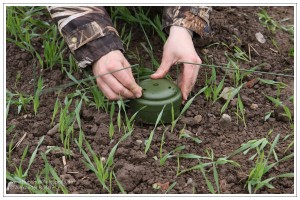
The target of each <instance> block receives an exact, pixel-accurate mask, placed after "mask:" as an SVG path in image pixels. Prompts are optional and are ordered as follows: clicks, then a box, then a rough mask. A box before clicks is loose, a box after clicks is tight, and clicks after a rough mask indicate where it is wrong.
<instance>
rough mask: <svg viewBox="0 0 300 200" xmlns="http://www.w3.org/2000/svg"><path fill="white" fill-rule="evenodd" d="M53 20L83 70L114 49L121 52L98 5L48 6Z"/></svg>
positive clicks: (115, 35) (120, 45) (111, 28)
mask: <svg viewBox="0 0 300 200" xmlns="http://www.w3.org/2000/svg"><path fill="white" fill-rule="evenodd" d="M48 11H49V13H50V15H51V17H52V19H53V20H54V21H55V22H56V24H57V26H58V30H59V31H60V33H61V35H62V36H63V37H64V39H65V41H66V43H67V45H68V47H69V49H70V50H71V52H72V53H73V54H74V55H75V58H76V60H77V61H78V63H79V66H80V67H85V66H87V65H89V64H92V63H93V62H94V61H96V60H98V59H99V58H100V57H101V56H103V55H105V54H107V53H108V52H110V51H113V50H117V49H119V50H123V46H122V42H121V40H120V38H119V36H118V32H117V30H116V29H115V28H114V26H113V23H112V21H111V19H110V17H109V15H108V13H107V12H106V10H105V9H104V7H101V6H74V7H55V6H50V7H48Z"/></svg>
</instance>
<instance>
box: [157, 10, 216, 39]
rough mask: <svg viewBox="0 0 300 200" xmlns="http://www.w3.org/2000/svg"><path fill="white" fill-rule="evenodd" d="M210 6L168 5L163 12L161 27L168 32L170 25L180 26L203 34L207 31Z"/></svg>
mask: <svg viewBox="0 0 300 200" xmlns="http://www.w3.org/2000/svg"><path fill="white" fill-rule="evenodd" d="M211 10H212V8H211V7H201V6H169V7H166V8H165V10H164V14H163V27H164V29H165V30H166V31H167V32H168V33H169V30H170V26H181V27H184V28H186V29H188V30H190V31H193V32H195V33H197V34H198V35H200V36H203V35H204V33H205V32H209V30H210V28H209V15H210V12H211Z"/></svg>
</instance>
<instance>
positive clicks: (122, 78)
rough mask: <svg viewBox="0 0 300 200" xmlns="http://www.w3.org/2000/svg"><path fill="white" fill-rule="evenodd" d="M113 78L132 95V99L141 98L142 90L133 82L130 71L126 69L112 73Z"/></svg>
mask: <svg viewBox="0 0 300 200" xmlns="http://www.w3.org/2000/svg"><path fill="white" fill-rule="evenodd" d="M128 65H129V63H128ZM113 76H114V77H115V78H116V79H117V80H118V81H119V82H120V83H121V84H122V85H123V86H124V87H126V88H127V89H128V90H129V91H130V92H131V93H133V94H134V97H136V98H140V97H141V96H142V88H141V87H140V86H139V85H138V84H137V83H136V82H135V80H134V78H133V75H132V72H131V69H126V70H122V71H119V72H116V73H113ZM134 97H132V98H134Z"/></svg>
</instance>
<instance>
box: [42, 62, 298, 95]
mask: <svg viewBox="0 0 300 200" xmlns="http://www.w3.org/2000/svg"><path fill="white" fill-rule="evenodd" d="M180 63H181V64H184V63H185V64H192V65H199V66H202V67H209V68H222V69H226V70H233V71H235V70H239V71H245V72H252V73H261V74H270V75H275V76H285V77H292V78H293V77H294V76H293V75H289V74H277V73H273V72H264V71H255V70H248V69H234V68H228V67H223V66H217V65H208V64H199V63H191V62H178V63H176V64H177V65H178V64H180ZM138 65H139V64H134V65H131V66H128V67H124V68H121V69H118V70H115V71H111V72H107V73H104V74H100V75H98V76H90V77H88V78H84V79H81V80H79V81H77V82H71V83H67V84H63V85H59V86H57V87H53V88H48V89H45V90H42V92H41V93H40V95H42V94H47V93H49V92H55V91H59V90H62V89H65V88H68V87H71V86H73V85H78V84H80V83H83V82H86V81H89V80H94V79H97V78H99V77H102V76H105V75H108V74H112V73H115V72H119V71H122V70H126V69H130V68H134V67H137V66H138ZM260 65H262V64H260ZM258 66H259V65H258Z"/></svg>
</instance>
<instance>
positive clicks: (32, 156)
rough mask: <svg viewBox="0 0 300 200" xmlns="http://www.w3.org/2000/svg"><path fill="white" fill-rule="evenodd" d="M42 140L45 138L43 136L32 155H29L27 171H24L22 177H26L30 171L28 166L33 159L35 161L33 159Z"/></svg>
mask: <svg viewBox="0 0 300 200" xmlns="http://www.w3.org/2000/svg"><path fill="white" fill-rule="evenodd" d="M44 138H45V136H44V135H43V136H42V137H41V138H40V140H39V142H38V145H37V147H36V148H35V150H34V151H33V153H32V155H31V157H30V160H29V163H28V167H27V170H26V171H25V173H24V177H26V176H27V174H28V171H29V169H30V166H31V164H32V163H33V161H34V159H35V157H36V154H37V151H38V148H39V146H40V145H41V144H42V142H43V141H44Z"/></svg>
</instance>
